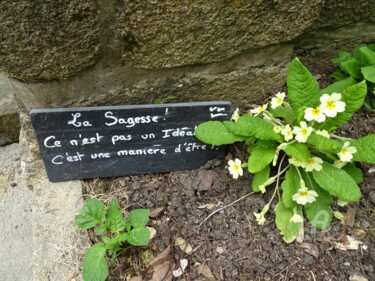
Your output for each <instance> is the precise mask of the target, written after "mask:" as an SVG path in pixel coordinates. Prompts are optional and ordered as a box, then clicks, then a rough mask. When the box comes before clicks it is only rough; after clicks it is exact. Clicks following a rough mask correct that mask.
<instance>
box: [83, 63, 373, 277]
mask: <svg viewBox="0 0 375 281" xmlns="http://www.w3.org/2000/svg"><path fill="white" fill-rule="evenodd" d="M301 61H303V63H304V64H305V65H306V66H307V67H308V68H309V69H310V71H311V72H312V73H313V74H314V75H316V78H318V79H319V81H320V82H321V83H322V87H324V86H326V85H327V84H329V83H331V82H332V81H330V78H329V73H330V72H331V70H332V69H331V68H332V67H333V66H331V65H329V66H328V67H327V66H325V67H324V65H319V64H317V63H314V62H313V61H311V60H309V59H307V58H306V59H304V58H303V57H301ZM374 125H375V116H374V114H373V113H371V114H369V113H366V112H365V111H364V110H361V111H360V112H359V113H357V114H356V115H355V116H354V118H353V119H352V121H351V122H350V123H349V124H348V125H346V126H344V127H343V128H342V129H341V130H340V134H342V135H346V136H348V137H352V138H358V137H360V136H363V135H367V134H370V133H375V131H374V128H375V126H374ZM231 150H232V154H233V155H234V157H238V158H242V157H243V155H241V154H242V151H243V150H242V148H241V147H234V146H232V147H231ZM243 159H244V157H243ZM176 161H178V160H176ZM225 165H226V161H212V162H210V163H208V164H207V165H205V166H204V167H202V168H201V169H198V170H194V171H181V172H173V173H166V174H152V175H144V176H132V177H122V178H116V179H103V180H95V181H94V180H91V181H87V182H86V185H87V189H88V192H89V193H92V192H95V193H96V194H101V193H103V192H104V193H107V194H110V195H111V196H114V195H115V196H117V197H118V198H119V201H120V203H121V204H122V206H123V207H125V208H127V209H128V210H131V209H134V208H139V207H144V208H149V209H150V210H153V209H156V208H158V207H162V208H163V211H161V213H160V214H159V216H157V217H156V218H153V219H152V220H151V223H150V226H152V227H154V228H155V229H156V230H157V235H156V237H155V238H154V240H153V241H152V243H151V245H150V247H149V249H151V250H152V251H153V253H154V255H155V256H156V255H157V254H158V253H159V252H161V251H162V250H164V249H165V248H166V247H168V246H169V245H172V246H173V245H174V241H175V239H176V238H177V237H181V238H183V239H185V240H186V241H187V242H188V243H190V244H191V246H192V248H193V251H192V253H190V254H186V253H184V252H183V251H182V250H181V249H180V248H179V247H178V246H173V258H174V261H175V262H176V264H178V262H179V260H180V259H182V258H186V259H188V261H189V266H188V268H187V269H186V271H185V274H184V275H183V276H182V277H180V278H179V279H177V280H187V281H188V280H194V281H199V280H314V281H315V280H327V281H328V280H340V281H341V280H349V277H350V276H352V278H353V276H354V275H355V274H357V275H361V276H363V277H366V278H367V279H368V280H375V271H374V270H375V268H374V267H375V171H374V170H373V169H372V167H371V166H369V165H362V166H361V168H362V169H363V172H364V178H365V181H364V182H363V183H362V184H361V190H362V192H363V196H362V199H361V201H360V202H359V203H356V204H350V207H351V208H354V209H355V212H356V215H355V220H354V225H353V226H348V225H344V224H341V223H340V222H339V221H338V220H336V219H334V221H333V223H332V226H331V228H329V229H327V230H325V231H317V230H316V229H314V228H312V227H311V226H310V224H309V223H308V222H306V223H305V239H304V243H303V244H299V243H297V242H294V243H291V244H286V243H285V242H284V241H283V240H282V236H281V235H280V233H279V231H278V229H277V228H276V226H275V222H274V212H273V207H274V205H273V206H272V207H271V210H270V212H268V213H267V215H266V218H267V222H266V224H265V225H263V226H260V225H258V224H257V222H256V220H255V217H254V215H253V213H254V212H259V211H260V210H261V208H262V207H263V206H264V205H265V204H266V203H267V202H268V201H267V199H269V197H270V196H271V194H265V195H262V194H252V195H250V196H248V197H246V198H245V199H243V200H241V201H240V202H238V203H236V204H234V205H232V206H230V207H227V208H224V209H223V210H222V211H220V212H218V213H216V214H215V215H213V216H211V217H210V218H209V219H207V220H206V221H205V222H204V223H203V224H202V225H200V224H201V223H202V222H203V221H204V220H205V219H206V218H207V216H208V215H210V213H212V212H213V211H215V210H217V209H219V208H220V207H223V206H226V205H228V204H230V203H232V202H233V201H235V200H236V199H238V198H240V197H241V196H244V195H246V194H248V193H250V192H251V187H250V186H251V176H250V175H249V174H245V175H244V176H243V177H241V178H240V179H238V180H234V179H232V178H231V176H230V175H229V173H228V171H227V169H226V167H225ZM268 193H270V192H268ZM206 204H213V206H214V208H213V209H208V208H202V206H205V205H206ZM334 209H335V210H340V211H341V212H343V213H345V212H347V210H348V209H349V208H348V207H338V206H334ZM349 210H350V211H353V210H352V209H349ZM342 234H346V235H350V236H352V237H354V238H356V239H358V240H360V241H362V242H363V245H365V246H367V248H366V247H360V248H359V249H358V250H350V251H342V250H339V249H336V248H335V247H334V244H333V242H334V241H336V239H338V238H339V237H340V236H341V235H342ZM142 251H144V249H135V250H133V251H132V252H131V253H129V254H128V255H124V256H123V257H120V258H119V261H118V262H117V263H116V264H115V265H114V266H113V267H112V269H111V276H110V278H109V280H112V281H114V280H116V281H117V280H127V279H126V276H127V275H128V274H130V273H131V272H133V274H137V275H138V274H140V275H143V276H144V278H143V279H144V280H147V278H146V277H145V276H146V274H145V272H144V269H145V267H146V266H145V265H143V264H142V262H141V261H140V257H139V256H140V253H141V252H142ZM204 264H206V265H208V267H209V268H210V269H211V271H212V274H213V275H214V277H215V279H205V277H204V276H203V275H202V274H201V268H202V265H204ZM350 280H360V279H350Z"/></svg>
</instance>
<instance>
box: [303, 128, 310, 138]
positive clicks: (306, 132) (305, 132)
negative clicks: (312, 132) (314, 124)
mask: <svg viewBox="0 0 375 281" xmlns="http://www.w3.org/2000/svg"><path fill="white" fill-rule="evenodd" d="M308 133H309V132H308V131H307V129H305V128H303V129H301V135H302V136H306V135H307V134H308Z"/></svg>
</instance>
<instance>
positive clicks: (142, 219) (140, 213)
mask: <svg viewBox="0 0 375 281" xmlns="http://www.w3.org/2000/svg"><path fill="white" fill-rule="evenodd" d="M149 215H150V211H149V210H147V209H136V210H133V211H131V212H130V214H129V218H128V224H129V225H130V226H132V227H134V228H137V227H143V226H145V225H146V224H147V223H148V220H149Z"/></svg>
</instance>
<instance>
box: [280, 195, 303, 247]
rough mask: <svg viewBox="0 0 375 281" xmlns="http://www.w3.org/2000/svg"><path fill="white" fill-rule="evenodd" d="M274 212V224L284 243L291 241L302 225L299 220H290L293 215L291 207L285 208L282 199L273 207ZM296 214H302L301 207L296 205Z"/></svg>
mask: <svg viewBox="0 0 375 281" xmlns="http://www.w3.org/2000/svg"><path fill="white" fill-rule="evenodd" d="M275 214H276V226H277V228H278V229H279V230H280V232H281V234H282V235H283V239H284V241H285V242H286V243H291V242H293V241H294V240H295V239H296V237H297V235H298V233H299V231H300V229H301V227H302V223H301V222H300V223H294V222H292V221H291V220H290V219H291V218H292V216H293V215H294V212H293V208H286V207H285V205H284V203H283V201H279V203H277V205H276V208H275ZM297 214H299V215H300V216H301V217H302V216H303V214H302V208H301V207H300V206H297Z"/></svg>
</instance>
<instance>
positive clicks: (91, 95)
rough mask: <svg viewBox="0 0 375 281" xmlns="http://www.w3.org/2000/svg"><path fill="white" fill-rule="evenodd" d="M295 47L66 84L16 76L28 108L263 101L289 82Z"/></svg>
mask: <svg viewBox="0 0 375 281" xmlns="http://www.w3.org/2000/svg"><path fill="white" fill-rule="evenodd" d="M291 53H292V46H291V45H284V46H277V47H268V48H263V49H260V50H253V51H249V52H246V53H244V54H242V55H241V56H238V57H236V58H233V59H231V60H227V61H225V62H221V63H211V64H206V65H201V66H190V67H181V68H176V69H164V70H158V71H153V70H135V69H132V68H126V67H119V68H112V69H111V71H108V69H106V68H104V67H103V66H98V67H95V68H94V69H92V70H90V71H86V72H85V73H82V74H81V75H77V76H76V77H73V78H71V79H69V80H66V81H62V82H53V81H51V82H40V83H33V84H29V83H22V82H18V81H16V80H12V83H13V85H14V87H15V89H16V94H17V96H18V97H19V99H20V100H21V101H22V102H23V103H24V104H25V106H26V111H25V112H27V110H30V109H31V108H41V107H42V108H43V107H65V106H89V105H117V104H145V103H153V101H154V100H155V99H157V98H161V99H163V98H165V97H167V96H171V95H172V96H175V97H176V99H175V101H179V102H183V101H210V100H229V101H231V102H233V104H234V105H236V106H240V105H243V104H245V103H246V102H248V101H255V100H261V99H264V98H265V97H266V96H267V95H268V94H270V93H272V92H274V91H276V89H277V88H280V87H281V86H282V85H283V84H284V83H285V76H286V70H287V67H288V64H289V60H290V56H291Z"/></svg>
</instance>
